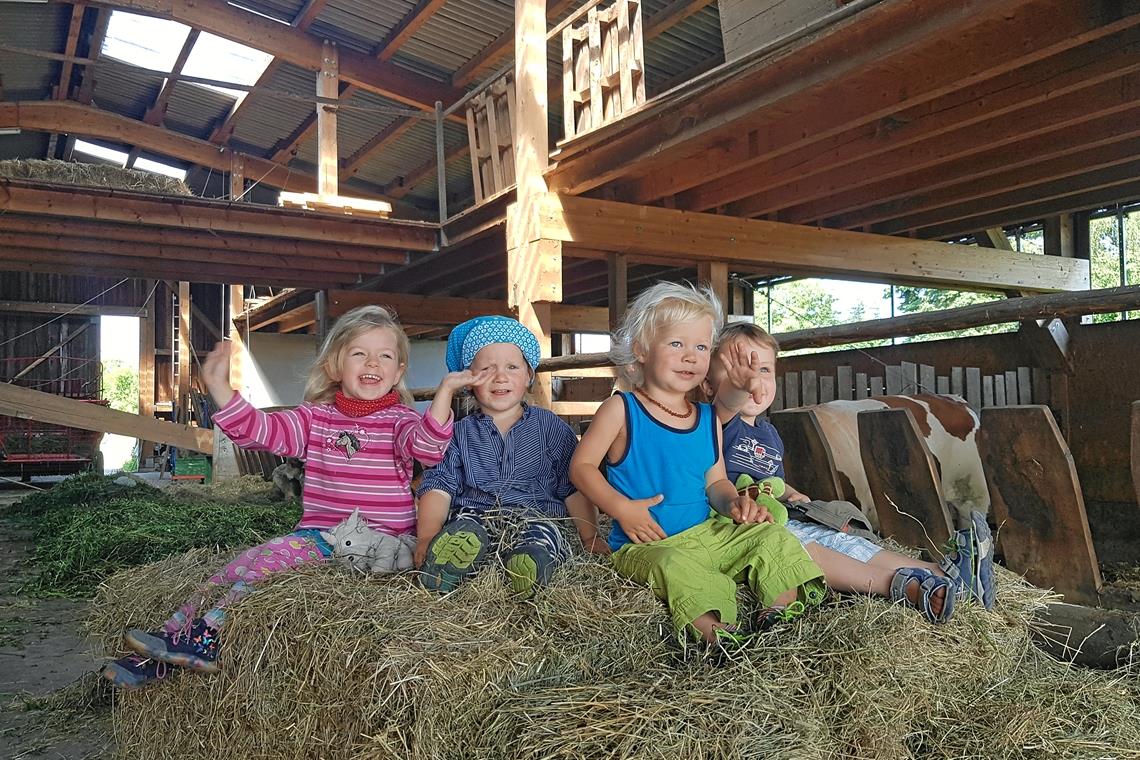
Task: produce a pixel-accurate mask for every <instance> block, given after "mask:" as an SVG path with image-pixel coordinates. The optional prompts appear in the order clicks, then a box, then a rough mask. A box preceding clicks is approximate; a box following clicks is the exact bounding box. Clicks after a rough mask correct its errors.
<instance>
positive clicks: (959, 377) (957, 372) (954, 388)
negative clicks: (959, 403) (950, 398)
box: [950, 367, 966, 396]
mask: <svg viewBox="0 0 1140 760" xmlns="http://www.w3.org/2000/svg"><path fill="white" fill-rule="evenodd" d="M950 392H951V393H953V394H954V395H955V396H965V395H966V384H965V373H964V372H963V370H962V368H961V367H951V368H950Z"/></svg>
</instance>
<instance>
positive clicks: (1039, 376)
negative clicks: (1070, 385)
mask: <svg viewBox="0 0 1140 760" xmlns="http://www.w3.org/2000/svg"><path fill="white" fill-rule="evenodd" d="M1031 403H1034V404H1044V405H1046V406H1048V404H1049V371H1048V370H1046V369H1042V368H1041V367H1034V368H1033V401H1032V402H1031Z"/></svg>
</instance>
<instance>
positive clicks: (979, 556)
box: [939, 512, 994, 610]
mask: <svg viewBox="0 0 1140 760" xmlns="http://www.w3.org/2000/svg"><path fill="white" fill-rule="evenodd" d="M953 544H954V550H953V551H952V552H950V553H949V554H947V555H946V556H945V557H943V558H942V562H941V563H939V564H940V566H941V567H942V570H943V572H945V573H946V575H948V576H949V577H950V578H951V579H952V580H953V581H954V585H955V586H956V587H957V592H958V598H959V599H966V598H969V597H973V598H974V599H976V600H977V602H978V603H979V604H981V605H982V606H983V607H985V608H986V609H987V610H992V609H993V607H994V537H993V533H992V532H991V531H990V526H989V525H988V524H987V523H986V516H985V515H983V514H982V513H981V512H971V513H970V527H968V528H963V529H962V530H959V531H957V532H956V533H955V534H954V539H953Z"/></svg>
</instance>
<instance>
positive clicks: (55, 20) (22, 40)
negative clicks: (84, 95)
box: [0, 3, 71, 100]
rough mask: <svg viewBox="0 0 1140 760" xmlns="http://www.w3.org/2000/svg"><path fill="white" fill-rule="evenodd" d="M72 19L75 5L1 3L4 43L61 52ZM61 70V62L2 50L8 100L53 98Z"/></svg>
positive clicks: (0, 58) (0, 26)
mask: <svg viewBox="0 0 1140 760" xmlns="http://www.w3.org/2000/svg"><path fill="white" fill-rule="evenodd" d="M70 20H71V8H70V7H69V6H66V5H24V4H20V3H17V4H11V3H0V43H3V44H5V45H11V46H13V47H24V48H33V49H36V50H50V51H52V52H55V53H60V52H63V48H64V45H65V44H66V41H67V27H68V24H69V22H70ZM59 69H60V63H59V62H58V61H49V60H47V59H44V58H32V57H30V56H25V55H17V54H15V53H5V52H0V72H2V73H3V80H2V81H3V90H4V94H3V98H4V100H41V99H43V98H48V97H51V91H52V87H54V86H55V83H56V82H57V81H58V80H59Z"/></svg>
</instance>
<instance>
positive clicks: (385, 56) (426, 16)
mask: <svg viewBox="0 0 1140 760" xmlns="http://www.w3.org/2000/svg"><path fill="white" fill-rule="evenodd" d="M446 1H447V0H419V2H418V3H416V5H415V7H414V8H412V9H411V10H410V11H408V13H407V15H405V16H404V17H403V18H402V19H400V23H398V24H396V26H394V27H393V28H392V31H390V32H388V34H387V35H385V36H384V39H383V40H381V41H380V44H379V45H377V46H376V49H377V50H378V51H379V52H378V53H377V54H376V60H378V61H381V62H387V61H390V60H392V57H393V56H395V55H396V52H397V51H398V50H399V49H400V48H401V47H402V46H403V45H404V43H406V42H407V41H408V40H410V39H411V38H412V37H414V36H415V34H416V32H418V31H419V30H420V29H421V28H422V27H423V25H424V24H426V23H427V22H428V21H430V20H431V18H432V16H434V15H435V13H436V11H438V10H439V9H440V8H442V7H443V4H444V3H445V2H446Z"/></svg>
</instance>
